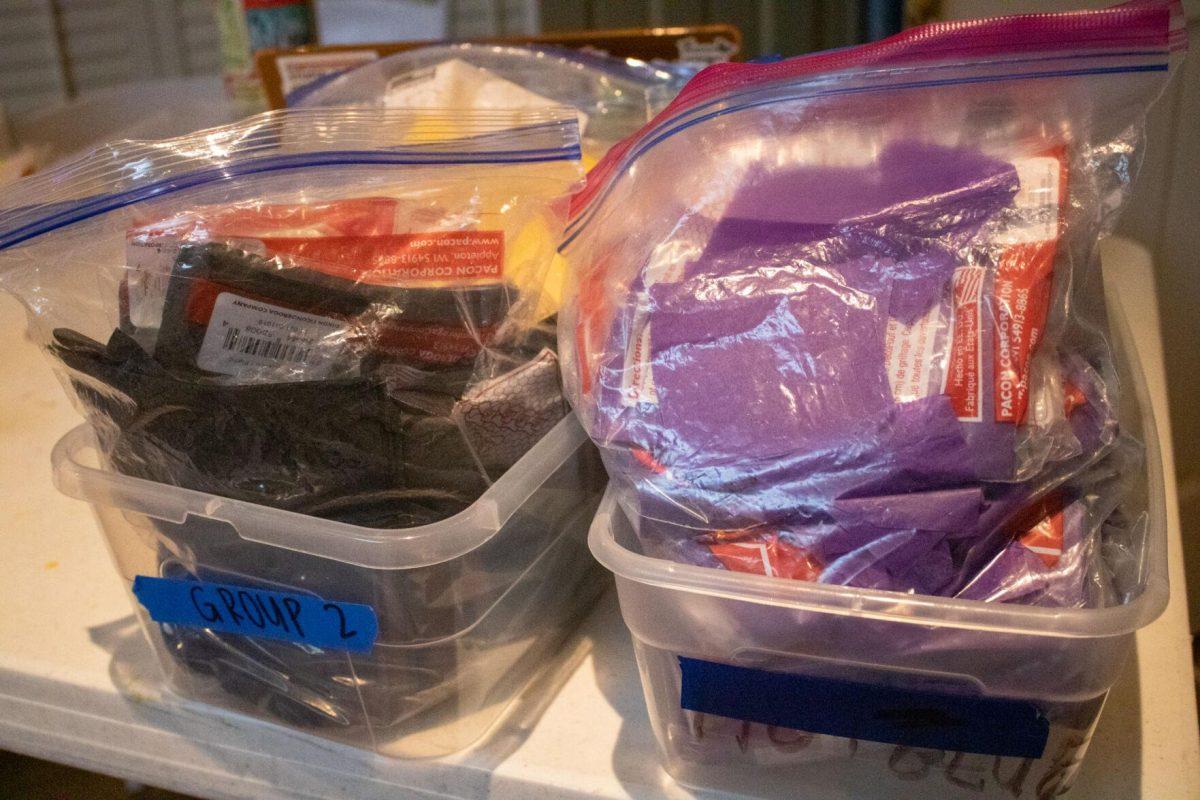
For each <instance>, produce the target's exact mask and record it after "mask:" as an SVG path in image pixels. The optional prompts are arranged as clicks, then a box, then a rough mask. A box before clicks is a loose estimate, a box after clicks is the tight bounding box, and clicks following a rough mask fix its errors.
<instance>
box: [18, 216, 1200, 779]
mask: <svg viewBox="0 0 1200 800" xmlns="http://www.w3.org/2000/svg"><path fill="white" fill-rule="evenodd" d="M1105 262H1106V273H1107V274H1108V276H1109V279H1110V280H1115V281H1117V286H1118V290H1119V291H1120V292H1121V294H1122V297H1123V298H1124V302H1125V305H1126V307H1127V310H1128V313H1129V316H1130V318H1131V322H1132V324H1133V325H1134V328H1135V337H1136V338H1137V339H1138V346H1139V350H1140V352H1141V355H1142V359H1143V362H1144V367H1145V370H1146V372H1147V381H1148V382H1149V384H1150V389H1151V395H1152V397H1153V398H1154V400H1155V412H1156V415H1157V417H1158V423H1159V431H1160V433H1161V435H1162V438H1163V449H1164V452H1165V454H1166V458H1167V462H1168V463H1167V474H1166V478H1167V483H1168V486H1169V487H1170V496H1169V497H1168V507H1169V512H1168V513H1169V534H1170V559H1171V576H1170V577H1171V603H1170V606H1169V607H1168V609H1167V611H1166V613H1165V614H1163V616H1162V617H1161V618H1160V619H1159V620H1158V621H1157V622H1155V623H1153V624H1152V625H1150V626H1149V627H1147V628H1146V629H1144V630H1143V631H1141V632H1140V633H1139V634H1138V646H1137V656H1136V658H1135V659H1132V660H1131V663H1130V664H1129V665H1128V666H1127V668H1126V670H1125V673H1124V676H1123V677H1122V679H1121V680H1120V682H1119V683H1118V684H1117V686H1116V687H1115V688H1114V690H1113V692H1112V694H1111V696H1110V699H1109V702H1108V704H1107V707H1106V709H1105V711H1104V714H1103V716H1102V717H1101V720H1100V723H1099V728H1098V730H1097V732H1096V736H1095V740H1094V742H1093V744H1092V746H1091V749H1090V751H1089V754H1088V758H1087V760H1086V762H1085V764H1084V766H1083V769H1082V772H1081V774H1080V777H1079V780H1078V783H1077V785H1076V788H1075V789H1074V790H1073V791H1072V793H1071V795H1070V796H1072V797H1077V798H1082V799H1083V800H1138V798H1154V799H1155V800H1160V799H1161V800H1191V799H1193V798H1200V734H1198V729H1197V722H1196V702H1195V693H1194V686H1193V682H1192V674H1191V657H1190V643H1189V636H1188V629H1187V616H1186V610H1185V604H1184V602H1183V571H1182V562H1181V558H1180V552H1179V549H1180V538H1179V536H1180V535H1179V521H1178V515H1177V512H1176V505H1175V497H1174V471H1173V467H1172V464H1171V462H1170V458H1171V448H1170V435H1169V430H1170V428H1169V424H1168V420H1167V417H1166V393H1165V387H1164V377H1163V368H1162V352H1161V344H1160V342H1159V338H1158V315H1157V308H1156V305H1155V299H1154V294H1153V288H1152V287H1153V285H1154V282H1153V279H1152V275H1151V274H1150V262H1149V258H1148V256H1147V255H1146V254H1145V252H1144V251H1143V250H1141V249H1140V248H1139V247H1137V246H1136V245H1133V244H1131V243H1128V242H1122V241H1119V240H1118V241H1114V242H1111V243H1108V244H1107V245H1106V247H1105ZM23 329H24V315H23V314H22V313H21V310H20V307H19V306H18V305H17V304H16V303H15V302H13V301H12V299H11V298H9V297H7V296H4V297H0V409H3V413H2V414H0V536H3V541H2V544H3V553H4V558H3V563H4V565H5V570H4V579H3V581H2V582H0V747H3V748H5V749H9V750H13V751H17V752H20V753H25V754H28V755H32V756H37V757H40V758H46V759H50V760H52V761H60V762H63V763H67V764H72V765H75V766H80V767H85V768H87V769H92V770H96V771H99V772H105V773H109V774H113V775H117V776H119V777H123V778H127V779H131V780H135V781H138V782H142V783H147V784H152V785H157V786H162V787H166V788H170V789H174V790H177V791H181V792H186V793H188V794H193V795H197V796H201V797H209V798H257V799H260V800H261V799H266V800H271V799H272V798H280V799H282V798H296V797H300V798H314V799H315V798H322V799H325V798H330V799H332V798H346V797H353V798H358V799H359V800H372V798H398V797H404V798H423V797H438V798H464V799H466V798H483V797H492V798H513V799H514V800H516V799H517V798H520V799H521V800H528V799H530V798H583V797H590V798H638V800H649V799H650V798H686V797H692V796H694V793H692V792H689V791H687V790H684V789H682V788H680V787H678V786H676V785H675V784H674V783H673V782H672V781H671V779H670V778H668V777H667V776H666V775H665V773H663V771H662V770H661V768H660V767H659V766H658V764H657V760H656V756H655V751H654V742H653V735H652V733H651V731H650V727H649V724H648V721H647V717H646V710H645V704H644V701H643V699H642V690H641V686H640V683H639V681H638V676H637V668H636V666H635V664H634V659H633V652H632V648H631V646H630V643H629V637H628V634H627V632H626V631H625V628H624V626H623V625H622V624H621V621H620V614H619V612H618V611H617V606H616V602H615V599H614V597H613V596H612V594H611V593H610V594H609V595H608V596H607V597H606V598H605V600H604V601H603V602H602V603H601V605H600V607H599V608H598V609H597V610H596V612H595V613H594V614H593V615H592V616H591V617H590V618H589V619H588V621H587V622H586V624H585V625H584V626H583V627H582V629H581V630H580V632H579V634H578V635H577V636H576V637H575V639H574V640H573V641H572V643H571V644H570V645H569V646H568V649H569V654H568V655H567V656H566V657H564V659H563V661H562V664H561V666H560V667H559V668H558V669H557V671H556V672H555V674H553V675H551V676H549V677H548V678H547V679H546V680H544V681H543V682H542V684H541V685H538V686H535V687H533V689H532V690H531V691H529V692H527V693H526V698H525V699H524V700H523V701H522V706H520V713H519V714H517V715H516V721H515V722H514V723H512V724H510V725H508V726H506V727H505V728H504V729H503V731H502V733H501V735H499V736H497V737H496V738H495V739H493V740H492V741H491V743H490V744H488V745H486V746H484V747H482V748H477V749H475V750H472V751H468V752H467V753H465V754H460V755H457V756H454V757H451V758H445V759H437V760H426V761H395V760H389V759H385V758H381V757H377V756H375V755H372V754H370V753H366V752H361V751H357V750H353V749H350V748H346V747H341V746H338V745H333V744H330V743H328V742H325V741H323V740H319V739H315V738H310V737H308V736H304V735H302V734H298V733H294V732H291V731H288V730H286V729H283V728H278V727H274V726H271V725H268V724H265V723H261V722H256V721H253V720H250V719H246V718H242V717H238V716H236V715H232V714H228V713H224V712H220V711H215V710H211V709H206V708H202V707H199V706H195V705H186V704H183V703H181V702H179V701H177V700H174V699H171V698H163V697H160V696H158V695H157V693H156V692H155V691H154V690H153V688H152V687H153V681H152V677H153V675H154V670H155V665H154V660H153V656H152V654H151V651H150V647H149V645H148V644H147V643H146V642H145V640H144V639H143V638H142V635H141V632H140V630H139V629H138V627H137V623H136V622H135V620H134V618H133V616H132V615H131V613H130V607H129V604H128V600H127V599H126V595H125V592H124V590H123V588H122V585H121V582H120V580H119V579H118V577H117V575H116V572H115V571H114V570H113V568H112V567H111V565H110V562H109V558H108V555H107V553H106V552H105V546H104V539H103V537H102V535H101V534H100V532H99V530H98V528H97V525H96V522H95V521H94V519H93V517H92V515H91V512H90V510H89V508H88V507H87V506H86V505H85V504H83V503H81V502H77V501H74V500H69V499H67V498H65V497H62V496H60V495H59V494H58V493H57V492H56V491H55V490H54V488H53V487H52V486H51V484H50V466H49V463H50V462H49V454H50V448H51V446H52V445H53V444H54V442H55V441H56V440H57V438H58V437H59V436H60V435H62V434H63V433H65V432H66V431H67V430H68V429H70V428H71V427H73V426H74V425H75V424H77V422H78V417H77V415H76V414H75V412H74V411H73V410H72V409H71V407H70V405H69V404H68V402H67V399H66V396H65V394H64V392H63V391H62V389H61V388H60V387H59V386H58V384H57V382H56V381H55V379H54V378H53V376H52V374H51V371H50V367H49V362H48V360H47V359H46V358H45V357H44V356H43V355H42V354H41V353H39V352H38V351H37V349H36V348H34V347H33V346H32V345H30V344H28V343H26V342H24V341H22V340H21V335H22V333H23ZM118 684H120V685H125V686H133V687H136V688H135V689H134V694H133V695H132V696H130V695H125V694H122V693H120V692H118V690H117V688H116V686H117V685H118ZM522 720H524V722H522ZM932 791H935V790H934V789H932V788H922V789H921V795H920V796H921V797H922V798H924V799H925V800H935V796H934V795H933V794H932V793H931V792H932Z"/></svg>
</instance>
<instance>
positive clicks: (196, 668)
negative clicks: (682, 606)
mask: <svg viewBox="0 0 1200 800" xmlns="http://www.w3.org/2000/svg"><path fill="white" fill-rule="evenodd" d="M53 460H54V476H55V482H56V485H57V486H58V487H59V489H60V490H61V491H63V492H64V493H66V494H68V495H70V496H72V497H76V498H80V499H84V500H87V501H88V502H90V503H92V505H93V507H94V508H95V510H96V514H97V516H98V518H99V521H100V525H101V527H102V528H103V530H104V533H105V536H106V538H107V541H108V545H109V549H110V551H111V552H112V555H113V558H114V561H115V563H116V566H117V569H118V571H119V573H120V575H121V577H122V578H123V579H124V580H125V581H126V582H127V584H128V586H129V589H130V592H131V599H132V600H133V601H134V606H135V609H136V611H137V614H138V617H139V619H140V620H141V622H142V625H143V627H144V629H145V631H146V634H147V636H148V637H149V639H150V641H151V643H152V644H153V646H154V649H155V651H156V652H157V655H158V659H159V661H160V663H161V665H162V668H163V673H164V678H165V683H166V685H167V687H168V688H170V689H171V690H173V691H174V692H175V693H176V694H178V695H181V696H182V697H183V698H185V699H188V700H197V701H201V702H204V703H208V704H211V705H215V706H221V707H223V708H227V709H230V710H233V711H237V712H241V713H245V714H250V715H253V716H256V717H261V718H263V719H267V720H269V721H272V722H276V723H281V724H285V725H289V726H292V727H294V728H297V729H300V730H304V731H306V732H310V733H313V734H316V735H320V736H325V737H329V738H332V739H336V740H338V741H342V742H345V743H349V744H352V745H356V746H359V747H364V748H369V749H373V750H376V751H378V752H380V753H383V754H385V755H391V756H398V757H426V756H435V755H439V754H444V753H448V752H452V751H455V750H459V749H462V748H464V747H466V746H468V745H470V744H471V743H473V742H475V741H476V740H478V739H479V738H480V737H481V736H482V735H484V734H485V733H486V732H488V729H489V728H490V727H491V726H492V725H493V724H494V723H496V722H497V720H498V719H500V718H501V717H502V716H503V714H504V712H505V710H506V709H507V708H508V707H509V706H510V705H511V701H512V700H513V699H514V698H515V697H516V696H517V694H518V693H519V692H520V691H521V689H522V688H523V687H525V686H526V685H528V684H529V683H530V681H531V680H533V679H534V678H535V677H536V676H537V675H539V674H540V673H541V672H542V671H543V670H544V668H545V667H547V666H548V665H550V664H553V663H554V659H553V658H551V656H552V655H553V653H554V652H555V650H556V649H557V648H558V647H559V646H560V645H561V643H562V642H563V641H564V639H565V638H566V636H567V634H568V633H569V632H570V631H571V630H572V628H573V627H574V625H575V623H576V622H577V621H578V620H579V619H580V618H581V617H582V615H583V614H585V613H586V612H587V611H588V610H589V609H590V608H591V606H592V605H593V603H594V601H595V600H596V599H597V598H598V596H599V595H600V593H601V591H602V590H603V588H604V586H605V584H606V581H605V576H604V574H603V570H601V569H600V568H599V566H598V565H597V564H596V563H595V562H594V561H593V560H592V559H591V558H590V557H589V556H588V553H587V551H586V545H585V538H586V533H587V530H588V525H589V524H590V522H591V520H592V516H593V512H594V511H595V509H596V506H597V503H598V502H599V500H600V497H601V494H602V492H603V490H604V486H605V483H606V476H605V474H604V470H603V467H602V466H601V464H600V461H599V457H598V455H597V453H596V450H595V448H594V447H593V446H592V444H591V443H590V442H588V440H587V437H586V435H585V434H584V433H583V431H582V430H581V429H580V427H579V424H578V423H577V422H576V420H575V417H574V416H573V415H571V416H568V417H567V418H565V419H563V420H562V421H561V422H560V423H559V424H558V425H557V426H556V427H554V428H553V429H552V430H551V431H550V433H548V434H547V435H546V436H544V437H543V438H542V439H541V441H539V442H538V443H537V444H536V445H535V446H534V447H533V448H532V449H531V450H530V451H529V452H528V453H526V454H525V456H524V457H522V458H521V459H520V460H519V461H518V462H517V463H516V464H515V465H514V466H513V467H512V468H510V469H509V470H508V471H507V472H506V473H505V474H504V475H503V476H502V477H500V478H499V479H497V480H496V482H495V483H494V484H492V485H491V487H490V488H489V489H488V490H487V491H486V492H485V493H484V494H483V496H482V497H480V498H479V499H478V500H477V501H476V502H475V503H474V504H473V505H471V506H470V507H469V508H467V509H466V510H465V511H463V512H461V513H459V514H457V515H455V516H453V517H451V518H449V519H446V520H443V521H441V522H437V523H434V524H430V525H425V526H421V527H416V528H406V529H398V530H391V529H374V528H364V527H358V526H354V525H349V524H345V523H339V522H332V521H328V520H323V519H318V518H315V517H309V516H305V515H301V514H296V513H292V512H288V511H281V510H278V509H273V508H269V507H266V506H260V505H255V504H252V503H246V502H242V501H237V500H230V499H227V498H223V497H218V496H215V495H211V494H207V493H204V492H197V491H192V490H188V489H182V488H178V487H174V486H169V485H166V484H161V483H155V482H152V481H147V480H142V479H138V478H132V477H128V476H125V475H121V474H119V473H117V472H115V471H113V470H111V469H109V468H107V466H106V465H104V464H103V463H101V457H100V455H99V453H98V452H97V450H96V446H95V440H94V437H93V434H92V432H91V430H90V429H89V428H88V427H87V426H80V427H79V428H76V429H75V430H73V431H71V432H70V433H68V434H67V435H66V436H65V437H64V438H63V439H62V440H61V441H60V442H59V443H58V445H57V447H56V448H55V450H54V455H53Z"/></svg>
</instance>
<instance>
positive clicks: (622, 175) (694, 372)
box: [560, 2, 1182, 605]
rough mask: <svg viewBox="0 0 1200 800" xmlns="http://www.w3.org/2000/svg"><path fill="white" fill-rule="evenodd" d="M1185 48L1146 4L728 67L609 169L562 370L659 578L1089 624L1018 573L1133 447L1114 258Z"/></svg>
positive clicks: (596, 172) (1057, 544)
mask: <svg viewBox="0 0 1200 800" xmlns="http://www.w3.org/2000/svg"><path fill="white" fill-rule="evenodd" d="M1179 19H1180V13H1179V9H1178V6H1177V4H1174V3H1168V2H1135V3H1129V4H1126V5H1123V6H1117V7H1115V8H1113V9H1109V10H1103V11H1092V12H1080V13H1078V14H1067V15H1033V16H1025V17H1010V18H1001V19H996V20H983V21H979V22H972V23H965V24H959V23H955V24H953V25H950V24H947V25H935V26H931V27H926V28H918V29H915V30H913V31H909V32H907V33H905V34H901V35H900V36H898V37H895V38H893V39H889V40H885V41H883V42H880V43H877V44H873V45H866V46H863V47H858V48H852V49H847V50H841V51H833V52H830V53H823V54H816V55H813V56H807V57H801V58H797V59H791V60H787V61H782V62H777V63H774V64H766V65H758V64H724V65H717V66H714V67H711V68H709V69H707V70H705V71H704V72H702V73H700V74H699V75H698V76H697V77H696V78H694V79H693V80H692V81H691V82H690V83H689V84H688V85H687V86H686V87H685V88H684V89H683V91H682V92H681V93H680V94H679V96H678V97H677V98H676V100H675V101H674V102H672V103H671V105H670V106H669V107H668V108H667V109H666V110H665V111H664V112H662V114H660V115H659V116H658V117H657V118H656V119H655V120H654V121H653V122H651V123H650V124H648V125H647V126H646V127H645V128H643V129H642V130H641V131H640V132H638V133H637V134H635V135H634V136H631V137H630V138H628V139H626V140H625V141H623V142H622V143H620V144H619V145H617V146H616V147H614V148H613V149H612V150H611V151H610V152H609V153H608V155H607V156H606V157H605V158H604V160H603V161H602V162H601V163H600V164H599V165H597V167H596V168H595V169H593V170H592V171H591V172H590V173H589V175H588V182H587V185H586V187H585V188H584V189H583V190H582V191H581V192H579V193H578V194H577V195H576V196H575V197H574V198H573V203H572V219H571V223H570V225H569V227H568V238H567V242H566V244H565V245H564V247H563V248H562V252H563V253H564V254H565V255H566V256H567V258H568V260H569V261H570V262H571V265H572V268H573V270H572V278H573V283H572V284H571V285H570V286H569V289H568V299H567V302H566V304H565V307H564V311H563V313H562V315H561V317H560V342H561V346H562V351H563V357H564V374H565V376H566V383H567V388H568V395H569V397H570V399H571V401H572V403H573V404H574V406H575V408H576V409H577V410H578V412H579V414H580V416H581V418H582V419H583V421H584V424H585V426H586V427H587V429H588V431H589V433H590V434H591V436H592V437H593V439H594V440H595V441H596V442H597V443H598V444H599V445H600V446H601V448H602V450H603V453H604V457H605V461H606V464H607V466H608V469H609V472H610V474H611V475H612V477H613V481H614V483H615V485H616V487H617V490H618V492H619V499H620V501H621V503H622V505H623V506H624V507H625V509H626V510H627V511H628V512H629V513H630V515H631V516H632V517H633V518H634V519H636V521H637V522H636V524H637V526H638V533H639V537H640V541H641V544H642V545H643V547H644V548H645V550H646V552H647V554H649V555H657V556H660V557H665V558H670V559H673V560H677V561H681V562H684V563H695V564H702V565H706V566H711V567H714V568H718V569H728V570H735V571H742V572H752V573H758V574H766V575H776V576H782V577H790V578H796V579H802V580H813V581H821V582H826V583H837V584H844V585H849V586H857V587H863V588H872V589H891V590H897V591H903V592H916V593H918V594H931V595H946V596H953V595H956V594H959V593H966V594H965V596H970V597H974V598H976V599H995V600H1009V601H1013V602H1062V603H1064V604H1067V605H1080V604H1083V603H1085V602H1087V599H1086V598H1085V597H1084V596H1083V594H1082V592H1080V591H1075V590H1072V591H1066V590H1063V591H1057V590H1050V589H1047V588H1046V587H1044V586H1043V587H1041V589H1039V590H1038V591H1033V590H1032V589H1030V590H1029V591H1025V590H1023V589H1022V590H1018V589H1017V588H1016V587H1018V586H1025V585H1026V584H1028V583H1030V580H1031V579H1030V578H1029V574H1030V569H1033V568H1036V562H1027V561H1026V560H1025V559H1024V558H1017V557H1016V556H1015V555H1014V556H1013V557H1012V558H1011V559H1009V558H1006V556H1005V555H1004V554H1005V552H1006V548H1011V547H1012V546H1018V547H1019V546H1020V543H1021V542H1022V541H1025V540H1026V537H1027V536H1031V535H1032V534H1030V533H1029V530H1030V529H1029V527H1028V525H1026V524H1024V523H1023V521H1022V520H1023V515H1027V514H1028V513H1029V512H1030V509H1032V508H1035V507H1037V504H1038V503H1040V502H1043V501H1044V499H1045V498H1046V497H1048V496H1051V495H1052V494H1053V493H1054V492H1056V491H1058V490H1059V489H1061V488H1062V487H1064V486H1066V485H1068V484H1070V483H1071V482H1072V480H1073V479H1074V478H1075V477H1077V476H1079V475H1081V474H1083V472H1084V471H1085V470H1087V469H1089V468H1092V467H1093V466H1095V465H1096V464H1097V463H1099V462H1102V461H1103V460H1104V459H1106V458H1108V457H1109V455H1110V453H1111V452H1112V451H1113V449H1114V448H1116V447H1117V446H1118V444H1119V443H1120V442H1122V440H1123V437H1122V434H1121V433H1120V431H1119V429H1118V426H1117V425H1116V422H1115V419H1116V406H1117V401H1118V395H1119V392H1118V387H1117V386H1116V383H1115V378H1114V372H1113V365H1112V358H1111V354H1110V352H1109V347H1108V344H1107V319H1106V315H1105V312H1104V308H1103V297H1102V293H1101V289H1100V282H1099V271H1098V269H1097V251H1096V244H1097V241H1098V239H1099V238H1100V236H1102V235H1103V234H1105V233H1106V232H1108V231H1109V230H1110V229H1111V227H1112V225H1113V220H1114V219H1115V216H1116V213H1117V211H1118V210H1119V207H1120V205H1121V203H1122V201H1123V199H1124V197H1125V196H1126V194H1127V192H1128V189H1129V184H1130V181H1131V180H1132V176H1133V174H1134V173H1135V172H1136V168H1137V165H1138V162H1139V161H1140V157H1141V149H1142V125H1143V122H1144V118H1145V114H1146V110H1147V108H1148V106H1149V104H1150V103H1152V102H1153V101H1154V99H1155V98H1156V97H1157V96H1158V95H1159V93H1160V92H1161V91H1162V87H1163V85H1164V84H1165V82H1166V80H1167V77H1168V74H1169V67H1170V60H1171V53H1172V51H1173V50H1175V49H1178V46H1179V45H1181V44H1182V41H1181V38H1180V37H1181V36H1182V31H1181V29H1180V27H1179ZM1131 446H1133V445H1130V444H1128V443H1126V444H1122V445H1121V447H1122V448H1124V449H1128V448H1129V447H1131ZM1083 488H1084V489H1086V487H1083ZM1116 488H1117V489H1119V488H1120V487H1119V486H1118V487H1116ZM1143 499H1144V498H1143ZM1135 503H1136V501H1135ZM1143 505H1144V503H1143ZM1070 508H1071V507H1070V506H1069V505H1068V507H1067V509H1066V510H1065V511H1064V513H1066V514H1067V517H1066V518H1067V520H1068V521H1069V520H1071V519H1076V518H1077V515H1076V514H1075V512H1073V511H1070ZM1068 512H1069V513H1068ZM1055 519H1056V520H1058V521H1057V522H1055V523H1054V524H1053V525H1050V526H1048V530H1049V533H1048V534H1047V536H1048V537H1049V538H1050V539H1052V540H1053V541H1052V543H1051V545H1050V546H1052V547H1054V548H1057V549H1058V550H1059V551H1062V552H1074V551H1073V550H1072V547H1073V545H1072V544H1071V542H1075V541H1076V540H1078V538H1079V536H1080V535H1081V534H1080V533H1079V526H1078V525H1075V524H1069V525H1067V524H1059V523H1061V522H1062V520H1060V519H1058V518H1057V517H1055ZM1034 522H1035V523H1036V522H1037V520H1034ZM1102 522H1103V520H1095V521H1093V524H1092V525H1091V526H1090V530H1093V531H1094V530H1097V529H1098V528H1099V525H1100V524H1101V523H1102ZM1084 550H1086V552H1087V553H1091V554H1095V553H1098V552H1100V550H1099V548H1094V547H1088V548H1084ZM1084 550H1080V551H1079V552H1083V551H1084ZM1060 572H1062V571H1060ZM1065 572H1069V573H1070V574H1069V575H1067V574H1062V575H1057V574H1056V575H1055V576H1050V577H1048V578H1047V580H1049V581H1050V582H1052V583H1053V582H1056V581H1059V580H1062V581H1068V580H1069V581H1071V582H1074V581H1075V580H1076V573H1075V572H1070V571H1069V570H1067V571H1065ZM985 583H986V585H987V587H988V588H987V590H986V591H984V590H983V589H982V588H981V587H982V586H983V585H984V584H985ZM1035 583H1036V581H1035Z"/></svg>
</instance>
